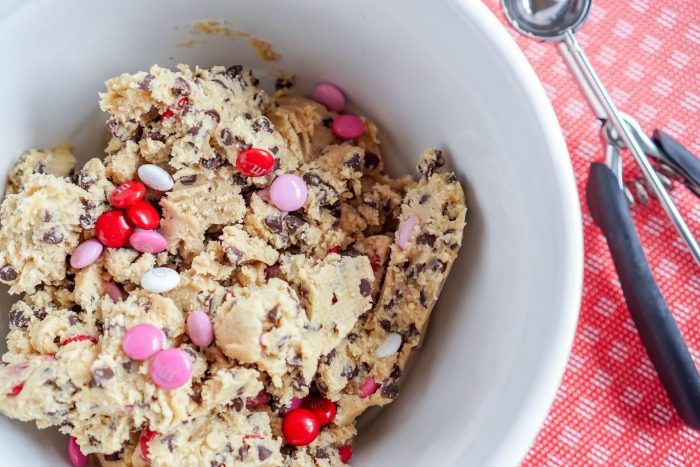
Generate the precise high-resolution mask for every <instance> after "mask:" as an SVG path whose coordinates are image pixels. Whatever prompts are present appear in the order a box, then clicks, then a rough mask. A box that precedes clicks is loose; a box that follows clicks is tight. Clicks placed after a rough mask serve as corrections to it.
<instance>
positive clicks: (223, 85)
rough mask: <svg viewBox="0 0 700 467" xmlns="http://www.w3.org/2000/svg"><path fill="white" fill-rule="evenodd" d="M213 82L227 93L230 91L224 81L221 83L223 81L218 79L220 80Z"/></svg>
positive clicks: (215, 79)
mask: <svg viewBox="0 0 700 467" xmlns="http://www.w3.org/2000/svg"><path fill="white" fill-rule="evenodd" d="M211 82H212V83H216V84H218V85H219V86H221V87H222V88H224V89H226V90H227V91H228V90H229V87H228V86H226V83H224V82H223V81H221V80H220V79H218V78H214V79H213V80H211Z"/></svg>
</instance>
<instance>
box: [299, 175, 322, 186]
mask: <svg viewBox="0 0 700 467" xmlns="http://www.w3.org/2000/svg"><path fill="white" fill-rule="evenodd" d="M302 178H303V179H304V181H305V182H306V184H307V185H310V186H318V185H319V184H320V183H321V177H319V176H318V175H316V174H315V173H313V172H309V173H305V174H304V176H303V177H302Z"/></svg>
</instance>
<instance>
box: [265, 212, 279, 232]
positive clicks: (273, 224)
mask: <svg viewBox="0 0 700 467" xmlns="http://www.w3.org/2000/svg"><path fill="white" fill-rule="evenodd" d="M265 225H267V226H268V227H269V229H270V230H271V231H273V232H275V233H278V234H279V233H282V230H283V226H282V218H281V217H280V216H267V217H266V218H265Z"/></svg>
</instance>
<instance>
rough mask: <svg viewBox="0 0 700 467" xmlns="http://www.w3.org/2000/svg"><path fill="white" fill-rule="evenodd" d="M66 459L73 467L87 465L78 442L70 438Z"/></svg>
mask: <svg viewBox="0 0 700 467" xmlns="http://www.w3.org/2000/svg"><path fill="white" fill-rule="evenodd" d="M68 459H70V462H71V464H73V466H74V467H84V466H85V465H87V463H88V456H86V455H85V454H83V451H81V450H80V446H78V442H77V441H76V440H75V438H73V437H72V436H71V437H70V438H68Z"/></svg>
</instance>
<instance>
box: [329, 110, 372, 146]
mask: <svg viewBox="0 0 700 467" xmlns="http://www.w3.org/2000/svg"><path fill="white" fill-rule="evenodd" d="M331 131H332V132H333V134H334V135H335V136H337V137H338V138H340V139H345V140H349V139H357V138H359V137H360V136H362V135H363V134H364V132H365V122H363V121H362V119H361V118H360V117H358V116H356V115H350V114H342V115H338V116H337V117H335V118H334V119H333V124H332V125H331Z"/></svg>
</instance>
